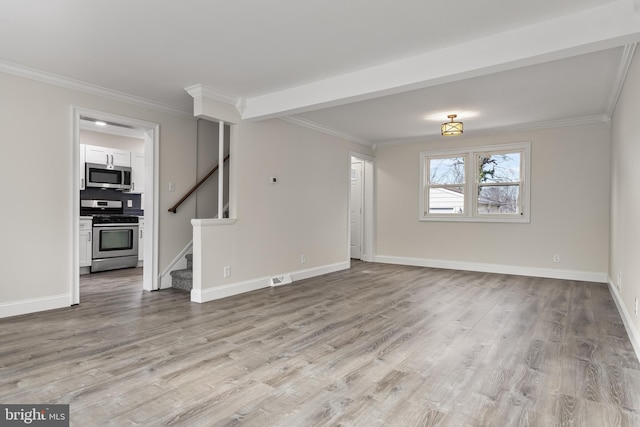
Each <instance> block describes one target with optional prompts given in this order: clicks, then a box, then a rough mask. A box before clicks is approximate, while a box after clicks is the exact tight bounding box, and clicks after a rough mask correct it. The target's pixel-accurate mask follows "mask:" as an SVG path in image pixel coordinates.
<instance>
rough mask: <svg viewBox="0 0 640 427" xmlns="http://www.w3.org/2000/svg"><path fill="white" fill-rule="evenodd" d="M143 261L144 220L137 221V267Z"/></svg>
mask: <svg viewBox="0 0 640 427" xmlns="http://www.w3.org/2000/svg"><path fill="white" fill-rule="evenodd" d="M143 261H144V218H139V219H138V267H140V266H142V262H143Z"/></svg>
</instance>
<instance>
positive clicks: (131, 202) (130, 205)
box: [127, 200, 133, 208]
mask: <svg viewBox="0 0 640 427" xmlns="http://www.w3.org/2000/svg"><path fill="white" fill-rule="evenodd" d="M127 207H128V208H132V207H133V200H127Z"/></svg>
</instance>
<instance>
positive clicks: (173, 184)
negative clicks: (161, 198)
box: [169, 181, 176, 191]
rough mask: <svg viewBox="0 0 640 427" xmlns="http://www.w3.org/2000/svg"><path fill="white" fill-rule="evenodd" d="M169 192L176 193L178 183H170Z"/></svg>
mask: <svg viewBox="0 0 640 427" xmlns="http://www.w3.org/2000/svg"><path fill="white" fill-rule="evenodd" d="M169 191H176V183H175V182H173V181H169Z"/></svg>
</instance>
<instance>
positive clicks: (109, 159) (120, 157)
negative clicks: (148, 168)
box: [85, 145, 131, 166]
mask: <svg viewBox="0 0 640 427" xmlns="http://www.w3.org/2000/svg"><path fill="white" fill-rule="evenodd" d="M85 161H86V162H87V163H97V164H99V165H106V166H110V165H111V166H131V153H130V152H129V151H125V150H117V149H114V148H107V147H98V146H97V145H85Z"/></svg>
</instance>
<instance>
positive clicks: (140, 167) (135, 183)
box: [129, 153, 144, 193]
mask: <svg viewBox="0 0 640 427" xmlns="http://www.w3.org/2000/svg"><path fill="white" fill-rule="evenodd" d="M129 192H130V193H144V153H131V191H129Z"/></svg>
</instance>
